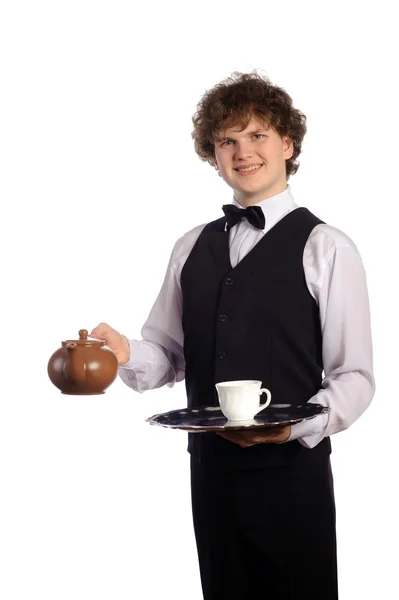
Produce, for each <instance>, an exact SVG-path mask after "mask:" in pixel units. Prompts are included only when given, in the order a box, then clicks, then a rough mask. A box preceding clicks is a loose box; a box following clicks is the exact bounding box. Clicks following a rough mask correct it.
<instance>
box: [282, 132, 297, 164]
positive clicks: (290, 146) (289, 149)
mask: <svg viewBox="0 0 399 600" xmlns="http://www.w3.org/2000/svg"><path fill="white" fill-rule="evenodd" d="M283 147H284V158H285V160H288V159H289V158H291V157H292V155H293V154H294V142H293V141H292V139H291V138H290V137H284V138H283Z"/></svg>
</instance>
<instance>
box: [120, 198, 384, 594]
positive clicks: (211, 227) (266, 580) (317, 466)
mask: <svg viewBox="0 0 399 600" xmlns="http://www.w3.org/2000/svg"><path fill="white" fill-rule="evenodd" d="M270 200H271V202H270ZM280 200H281V205H284V202H285V206H286V208H287V206H288V207H289V208H288V210H285V212H283V211H280V214H279V218H278V219H277V220H276V222H275V223H274V225H273V227H271V228H270V229H268V230H267V234H266V235H260V237H259V239H258V241H257V242H256V243H255V244H254V245H253V246H252V248H249V249H248V248H247V251H246V252H245V255H244V256H242V257H241V260H238V261H234V262H235V264H234V265H233V264H232V261H231V243H232V239H233V241H234V235H235V236H237V235H238V233H239V232H237V230H239V229H240V227H241V229H244V228H246V229H248V228H250V227H251V225H250V224H248V223H245V225H244V227H242V226H241V224H239V225H238V226H237V227H236V228H235V229H236V231H235V232H232V229H233V228H231V229H230V228H229V227H228V226H227V222H226V218H225V217H222V218H221V219H218V220H216V221H214V222H212V223H209V224H208V225H206V226H205V227H203V228H201V231H200V232H196V233H195V234H192V235H191V236H189V238H190V243H189V244H187V243H186V249H187V247H188V248H189V250H188V251H186V252H185V253H182V252H180V255H179V256H180V257H181V258H180V273H179V275H176V271H179V268H176V264H177V263H174V262H173V261H174V259H173V256H172V259H171V262H170V264H169V267H168V272H169V273H172V271H173V275H170V276H169V278H168V276H167V277H166V278H165V282H164V286H163V289H162V290H161V294H160V296H159V298H158V300H157V303H156V305H154V308H153V310H152V312H151V313H150V316H149V319H148V321H147V323H146V325H145V326H144V327H143V331H142V333H143V340H142V342H134V341H131V342H130V344H131V357H135V358H132V359H131V360H130V361H129V363H128V364H127V365H125V366H124V367H122V368H121V370H120V374H121V377H122V379H123V380H124V381H125V382H126V383H127V384H128V385H130V386H131V387H134V389H137V390H138V391H144V389H150V388H151V387H152V388H153V387H159V386H160V385H164V384H165V383H167V384H169V385H173V383H174V381H177V380H179V378H180V379H182V378H183V377H182V376H181V375H180V377H179V376H178V373H179V372H180V373H182V372H183V373H184V376H185V380H186V389H187V398H188V406H189V407H190V408H194V407H198V406H204V405H205V406H209V405H215V406H217V405H218V399H217V393H216V390H215V383H217V382H220V381H229V380H243V379H257V380H261V381H262V384H263V386H265V387H268V388H269V389H270V391H271V393H272V404H273V403H274V404H303V403H305V402H308V401H309V400H312V401H322V402H323V399H324V404H326V405H330V408H332V403H331V399H330V397H329V396H328V393H327V394H325V396H324V398H323V396H320V390H322V389H323V386H325V388H327V387H328V385H327V384H328V383H329V382H327V383H326V379H327V377H326V374H327V373H324V364H323V354H324V355H325V356H327V357H328V361H330V360H331V357H329V355H328V352H325V351H324V352H323V332H322V325H321V319H320V307H319V303H318V302H317V301H316V299H315V295H314V294H311V293H310V289H309V287H310V286H309V281H308V280H307V278H305V275H304V257H305V256H306V254H307V252H308V246H309V239H310V237H311V236H312V235H313V233H312V232H314V231H316V229H317V227H319V229H320V226H322V227H323V222H322V221H321V220H320V219H318V218H317V217H315V216H314V215H313V214H312V213H311V212H310V211H308V210H307V209H306V208H298V207H296V206H295V205H292V204H293V201H292V197H291V193H290V189H289V188H287V190H285V191H284V192H282V193H281V194H279V195H277V196H275V197H273V199H268V200H265V201H264V202H262V203H259V204H260V205H261V206H262V207H265V208H264V210H265V213H266V221H267V207H268V203H269V202H270V205H272V204H273V203H274V204H275V206H278V204H279V201H280ZM290 203H291V205H290ZM236 204H237V203H236ZM243 222H244V220H243ZM198 233H199V234H198ZM232 233H233V235H232ZM342 235H344V234H342ZM244 238H245V235H244ZM243 244H245V239H244V241H243V240H242V241H241V245H243ZM349 245H350V244H349ZM175 249H176V248H175ZM178 266H179V265H178ZM330 268H331V265H330ZM309 271H310V269H308V272H309ZM172 280H173V281H174V284H173V285H175V287H177V288H178V295H179V302H177V305H178V313H179V317H180V323H181V328H182V335H181V337H180V338H179V336H178V335H177V333H176V331H175V330H174V332H173V334H172V329H171V327H172V326H174V327H176V313H175V312H173V310H174V309H173V310H172V312H171V314H170V317H169V319H170V328H169V330H168V331H166V330H167V326H166V327H164V326H160V325H159V324H158V326H155V323H156V321H157V319H159V307H160V306H161V305H162V300H164V301H166V303H167V301H169V302H170V297H171V294H170V293H169V294H168V295H167V296H166V294H165V292H166V291H167V290H166V288H168V287H169V292H170V288H171V285H172V284H171V281H172ZM176 281H177V284H176ZM175 291H176V290H175ZM176 293H177V291H176ZM344 293H345V290H342V294H344ZM166 298H168V300H166ZM363 304H364V308H363V314H362V317H363V320H364V318H365V319H366V322H365V323H364V324H363V325H364V326H363V330H364V328H365V329H366V333H365V334H363V335H365V336H366V338H367V339H363V342H365V344H366V348H367V350H366V353H365V356H363V357H361V358H360V359H359V360H363V359H364V360H363V363H364V364H363V368H362V369H361V371H362V373H363V374H364V373H365V375H363V377H364V381H363V382H362V385H361V387H362V389H361V391H360V389H359V396H360V395H361V396H362V401H358V402H356V398H354V404H355V406H356V410H353V407H352V408H351V415H350V416H349V417H348V418H347V422H343V421H342V419H341V422H340V423H338V422H336V421H334V420H333V421H331V415H320V416H319V417H317V418H315V419H313V420H312V421H314V425H313V431H312V424H311V423H310V422H308V423H303V424H302V423H301V424H299V425H296V426H293V427H292V433H291V437H290V440H289V441H288V442H286V443H282V444H255V445H253V446H251V447H246V448H243V447H241V446H239V445H238V444H235V443H233V442H231V441H229V440H226V439H224V438H222V437H220V436H218V435H217V434H215V433H204V434H194V433H192V434H191V433H190V434H189V444H188V450H189V452H190V454H191V483H192V507H193V519H194V528H195V535H196V541H197V549H198V556H199V562H200V573H201V581H202V587H203V593H204V599H205V600H224V599H226V600H227V599H228V600H235V599H236V598H237V600H238V599H240V600H243V599H244V598H255V599H258V598H259V599H265V600H266V599H268V600H269V599H270V600H291V599H293V598H295V599H298V598H307V599H308V600H316V599H317V600H321V599H323V600H336V599H337V598H338V590H337V560H336V535H335V504H334V492H333V479H332V473H331V466H330V453H331V443H330V438H329V435H326V434H328V433H334V432H335V431H338V430H339V429H340V428H341V429H342V428H345V427H347V426H349V424H350V420H352V421H353V420H355V419H356V418H357V417H358V416H360V414H361V413H362V412H363V411H364V410H365V408H366V407H367V405H368V403H369V402H370V401H371V398H372V395H373V392H374V380H373V376H372V371H371V357H370V352H371V351H370V350H369V347H370V344H369V345H368V346H367V343H368V342H369V339H368V337H367V336H369V333H368V329H367V325H369V323H367V319H368V304H367V298H366V299H365V300H364V302H363ZM165 308H166V309H167V307H165ZM358 310H360V311H361V312H362V308H361V307H360V308H359V306H358ZM154 331H156V332H157V333H156V334H155V335H154ZM179 340H180V343H178V342H179ZM160 346H161V348H162V349H161V351H160V352H161V354H162V355H163V357H164V358H163V359H162V358H161V355H160V356H159V361H158V364H160V363H161V362H162V360H164V368H163V369H162V368H160V367H159V366H158V371H156V370H153V371H152V372H151V373H148V374H147V380H146V379H145V377H141V378H140V376H139V375H138V372H139V368H138V366H137V365H138V363H139V362H140V361H141V362H142V363H145V361H146V360H147V362H148V352H149V349H150V350H151V352H152V363H155V362H157V361H154V352H155V351H156V348H159V347H160ZM140 352H141V357H140ZM132 361H136V364H134V363H133V362H132ZM367 361H368V363H367ZM366 363H367V368H366V367H365V366H364V365H366ZM183 365H184V366H183ZM141 370H142V371H143V372H144V367H141ZM328 370H329V371H330V370H331V369H330V365H328ZM358 370H360V369H357V370H356V373H357V372H358ZM323 373H324V378H323ZM151 377H152V379H151ZM356 377H357V376H356ZM331 379H334V374H332V376H331ZM336 379H337V381H336V382H334V383H338V384H341V387H342V382H341V381H339V377H337V378H336ZM358 385H359V384H358ZM140 386H141V388H140ZM338 387H339V386H338ZM352 394H354V392H353V389H352ZM336 395H337V394H336ZM332 400H334V398H332ZM339 400H340V402H341V404H342V406H345V399H343V396H342V393H341V395H340V398H339ZM361 402H362V403H361ZM340 411H341V412H340ZM331 412H332V413H333V417H334V411H333V410H331ZM336 412H337V413H338V414H339V416H340V417H342V415H344V412H345V410H344V409H342V410H341V405H340V404H339V401H338V409H337V411H336ZM341 413H342V414H341ZM301 428H302V429H301ZM301 432H302V433H304V434H305V435H304V436H303V437H301ZM306 434H307V435H308V437H306ZM306 440H308V441H306Z"/></svg>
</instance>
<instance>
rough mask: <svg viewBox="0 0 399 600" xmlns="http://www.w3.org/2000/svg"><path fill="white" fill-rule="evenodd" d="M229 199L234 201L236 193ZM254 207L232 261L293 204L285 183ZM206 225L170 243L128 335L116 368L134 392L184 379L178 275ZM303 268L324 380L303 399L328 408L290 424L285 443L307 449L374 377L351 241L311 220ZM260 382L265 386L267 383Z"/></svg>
mask: <svg viewBox="0 0 399 600" xmlns="http://www.w3.org/2000/svg"><path fill="white" fill-rule="evenodd" d="M233 204H235V205H236V206H239V207H240V205H239V204H238V202H236V201H235V200H233ZM257 206H260V207H261V208H262V210H263V212H264V215H265V218H266V225H265V228H264V229H263V230H259V229H256V228H255V227H253V226H252V225H250V224H249V223H248V221H247V219H242V220H241V221H240V222H239V223H238V224H237V225H235V226H234V227H232V228H231V229H230V231H229V247H230V260H231V265H232V267H233V268H234V267H235V266H236V265H237V264H238V263H239V262H240V261H241V260H242V259H243V258H244V256H246V254H248V252H250V250H252V248H253V247H254V246H255V244H257V243H258V242H259V241H260V240H261V239H262V237H263V236H264V235H267V233H268V231H270V229H272V227H274V225H276V223H278V222H279V221H280V220H281V219H282V218H283V217H285V216H286V215H288V214H289V213H290V212H291V211H293V210H295V209H297V208H298V206H297V205H296V204H295V202H294V199H293V197H292V194H291V190H290V187H289V186H287V188H286V189H285V190H284V191H283V192H281V193H280V194H277V195H275V196H273V197H271V198H268V199H266V200H263V201H262V202H259V203H258V204H257ZM240 208H242V207H240ZM204 227H205V225H200V226H198V227H195V228H194V229H192V230H191V231H189V232H188V233H186V234H185V235H183V236H182V237H181V238H180V239H179V240H178V241H177V242H176V244H175V246H174V248H173V252H172V255H171V258H170V261H169V265H168V268H167V271H166V275H165V279H164V282H163V285H162V288H161V291H160V293H159V295H158V298H157V300H156V302H155V304H154V306H153V307H152V310H151V312H150V314H149V317H148V319H147V321H146V323H145V324H144V326H143V328H142V331H141V335H142V338H143V339H142V340H141V341H137V340H129V344H130V359H129V361H128V362H127V363H126V364H125V365H123V366H121V367H120V368H119V374H120V377H121V378H122V380H123V381H124V382H125V383H126V384H127V385H128V386H130V387H131V388H133V389H134V390H136V391H138V392H140V393H142V392H144V391H146V390H149V389H154V388H158V387H161V386H163V385H168V386H173V385H174V384H175V382H178V381H181V380H183V379H184V373H185V361H184V355H183V337H184V336H183V330H182V292H181V286H180V274H181V272H182V268H183V266H184V264H185V262H186V260H187V258H188V256H189V254H190V252H191V250H192V248H193V246H194V244H195V242H196V241H197V239H198V237H199V235H200V233H201V232H202V230H203V228H204ZM303 268H304V275H305V280H306V284H307V287H308V289H309V292H310V294H311V295H312V296H313V298H314V299H315V301H316V303H317V305H318V307H319V312H320V324H321V331H322V338H323V347H322V353H323V366H324V373H323V380H322V384H321V389H320V390H319V392H318V393H317V394H316V395H315V396H313V397H312V398H310V399H309V402H317V403H319V404H322V405H324V406H328V407H329V408H330V411H329V412H328V413H327V414H323V415H319V416H317V417H315V418H313V419H311V420H309V421H303V422H302V423H297V424H295V425H293V426H292V427H291V436H290V438H289V439H288V442H289V441H291V440H294V439H298V441H299V442H300V443H301V444H302V445H304V446H305V447H307V448H313V447H314V446H316V445H317V444H318V443H319V442H320V441H321V440H322V439H323V438H324V437H326V436H329V435H332V434H334V433H337V432H339V431H342V430H344V429H347V428H348V427H349V426H350V425H352V423H354V421H356V419H358V418H359V417H360V415H361V414H362V413H363V412H364V411H365V410H366V408H367V407H368V406H369V404H370V402H371V400H372V398H373V395H374V390H375V383H374V377H373V355H372V341H371V330H370V309H369V299H368V292H367V284H366V275H365V272H364V267H363V264H362V260H361V257H360V255H359V252H358V250H357V248H356V246H355V244H354V243H353V242H352V240H351V239H350V238H349V237H348V236H347V235H345V234H344V233H343V232H342V231H340V230H339V229H336V228H335V227H331V226H330V225H323V224H321V225H317V226H316V227H315V228H314V229H313V230H312V232H311V234H310V236H309V238H308V240H307V242H306V245H305V249H304V253H303ZM263 384H264V385H266V387H267V382H263ZM271 391H272V393H273V390H271Z"/></svg>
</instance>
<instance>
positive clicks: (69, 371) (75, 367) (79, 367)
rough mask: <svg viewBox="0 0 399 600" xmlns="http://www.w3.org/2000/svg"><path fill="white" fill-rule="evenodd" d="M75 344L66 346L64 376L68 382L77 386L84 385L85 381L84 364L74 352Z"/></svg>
mask: <svg viewBox="0 0 399 600" xmlns="http://www.w3.org/2000/svg"><path fill="white" fill-rule="evenodd" d="M77 346H78V345H77V344H74V343H71V344H66V346H65V347H66V349H67V353H68V354H67V360H66V361H65V364H64V375H65V377H66V378H67V379H69V381H71V382H73V383H75V384H77V385H79V384H82V383H84V381H85V379H86V364H85V361H84V360H82V357H81V356H80V357H79V353H78V352H76V348H77Z"/></svg>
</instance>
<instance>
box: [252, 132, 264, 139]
mask: <svg viewBox="0 0 399 600" xmlns="http://www.w3.org/2000/svg"><path fill="white" fill-rule="evenodd" d="M262 137H266V136H265V135H263V134H262V133H255V134H254V138H255V139H256V140H259V139H260V138H262Z"/></svg>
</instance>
